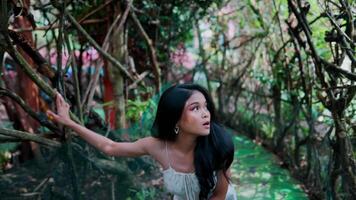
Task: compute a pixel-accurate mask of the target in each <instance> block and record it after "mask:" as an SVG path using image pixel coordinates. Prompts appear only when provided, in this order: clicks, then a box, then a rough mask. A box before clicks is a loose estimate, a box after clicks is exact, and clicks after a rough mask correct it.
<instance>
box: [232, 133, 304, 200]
mask: <svg viewBox="0 0 356 200" xmlns="http://www.w3.org/2000/svg"><path fill="white" fill-rule="evenodd" d="M234 143H235V159H234V162H233V164H232V167H231V172H232V182H233V184H234V186H235V189H236V191H237V197H238V199H239V200H245V199H246V200H247V199H248V200H259V199H261V200H262V199H263V200H268V199H271V200H272V199H273V200H277V199H278V200H279V199H284V200H291V199H298V200H299V199H300V200H303V199H308V197H307V195H306V194H305V193H304V192H303V190H302V189H301V187H300V186H299V183H298V182H297V181H296V180H295V179H293V178H292V177H291V175H290V173H289V172H288V171H287V170H285V169H282V168H280V167H279V165H278V164H277V161H276V159H275V158H274V155H273V154H271V153H270V152H267V151H266V150H264V149H263V148H262V147H260V146H258V145H256V144H255V143H253V142H252V141H251V140H249V139H248V138H246V137H244V136H235V137H234Z"/></svg>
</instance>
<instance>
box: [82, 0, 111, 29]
mask: <svg viewBox="0 0 356 200" xmlns="http://www.w3.org/2000/svg"><path fill="white" fill-rule="evenodd" d="M111 2H112V0H109V1H106V2H105V3H104V4H101V5H100V6H98V7H97V8H95V9H94V10H92V11H90V12H89V13H88V14H86V15H85V16H84V17H82V18H81V19H79V20H78V23H79V24H81V23H82V22H83V21H84V20H85V19H86V18H88V17H90V16H92V15H93V14H95V13H96V12H98V11H99V10H101V9H103V8H104V7H106V6H107V5H109V4H110V3H111Z"/></svg>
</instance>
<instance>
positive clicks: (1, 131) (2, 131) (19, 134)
mask: <svg viewBox="0 0 356 200" xmlns="http://www.w3.org/2000/svg"><path fill="white" fill-rule="evenodd" d="M0 135H5V136H9V137H13V138H18V139H21V140H31V141H34V142H37V143H39V144H43V145H47V146H50V147H60V146H61V143H60V142H57V141H54V140H49V139H47V138H44V137H42V136H38V135H35V134H32V133H27V132H24V131H18V130H13V129H7V128H0Z"/></svg>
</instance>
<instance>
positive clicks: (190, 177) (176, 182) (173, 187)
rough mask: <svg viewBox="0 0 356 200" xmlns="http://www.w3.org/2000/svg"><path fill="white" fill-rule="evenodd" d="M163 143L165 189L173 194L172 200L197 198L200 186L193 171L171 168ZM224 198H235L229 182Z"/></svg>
mask: <svg viewBox="0 0 356 200" xmlns="http://www.w3.org/2000/svg"><path fill="white" fill-rule="evenodd" d="M165 143H166V154H167V160H168V168H167V169H165V170H163V183H164V187H165V189H166V190H167V191H168V192H169V193H171V194H173V200H198V199H199V193H200V186H199V181H198V178H197V176H196V175H195V172H191V173H186V172H177V171H176V170H175V169H173V168H172V166H171V161H170V159H169V154H168V146H167V142H165ZM214 175H215V176H214V181H215V186H216V182H217V175H216V173H214ZM215 186H214V188H215ZM213 190H214V189H213ZM210 195H212V193H210V194H209V195H208V196H210ZM225 200H237V195H236V191H235V189H234V187H233V186H232V185H231V184H229V187H228V190H227V194H226V198H225Z"/></svg>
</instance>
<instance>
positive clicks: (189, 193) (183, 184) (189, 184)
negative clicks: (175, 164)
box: [163, 142, 200, 200]
mask: <svg viewBox="0 0 356 200" xmlns="http://www.w3.org/2000/svg"><path fill="white" fill-rule="evenodd" d="M166 154H167V159H168V168H167V169H166V170H164V171H163V182H164V187H165V188H166V190H167V191H168V192H169V193H171V194H173V195H174V197H173V199H174V200H183V199H191V200H193V199H199V193H200V187H199V181H198V178H197V176H196V175H195V173H194V172H192V173H185V172H177V171H176V170H175V169H173V168H172V166H171V161H170V159H169V154H168V147H167V142H166Z"/></svg>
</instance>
